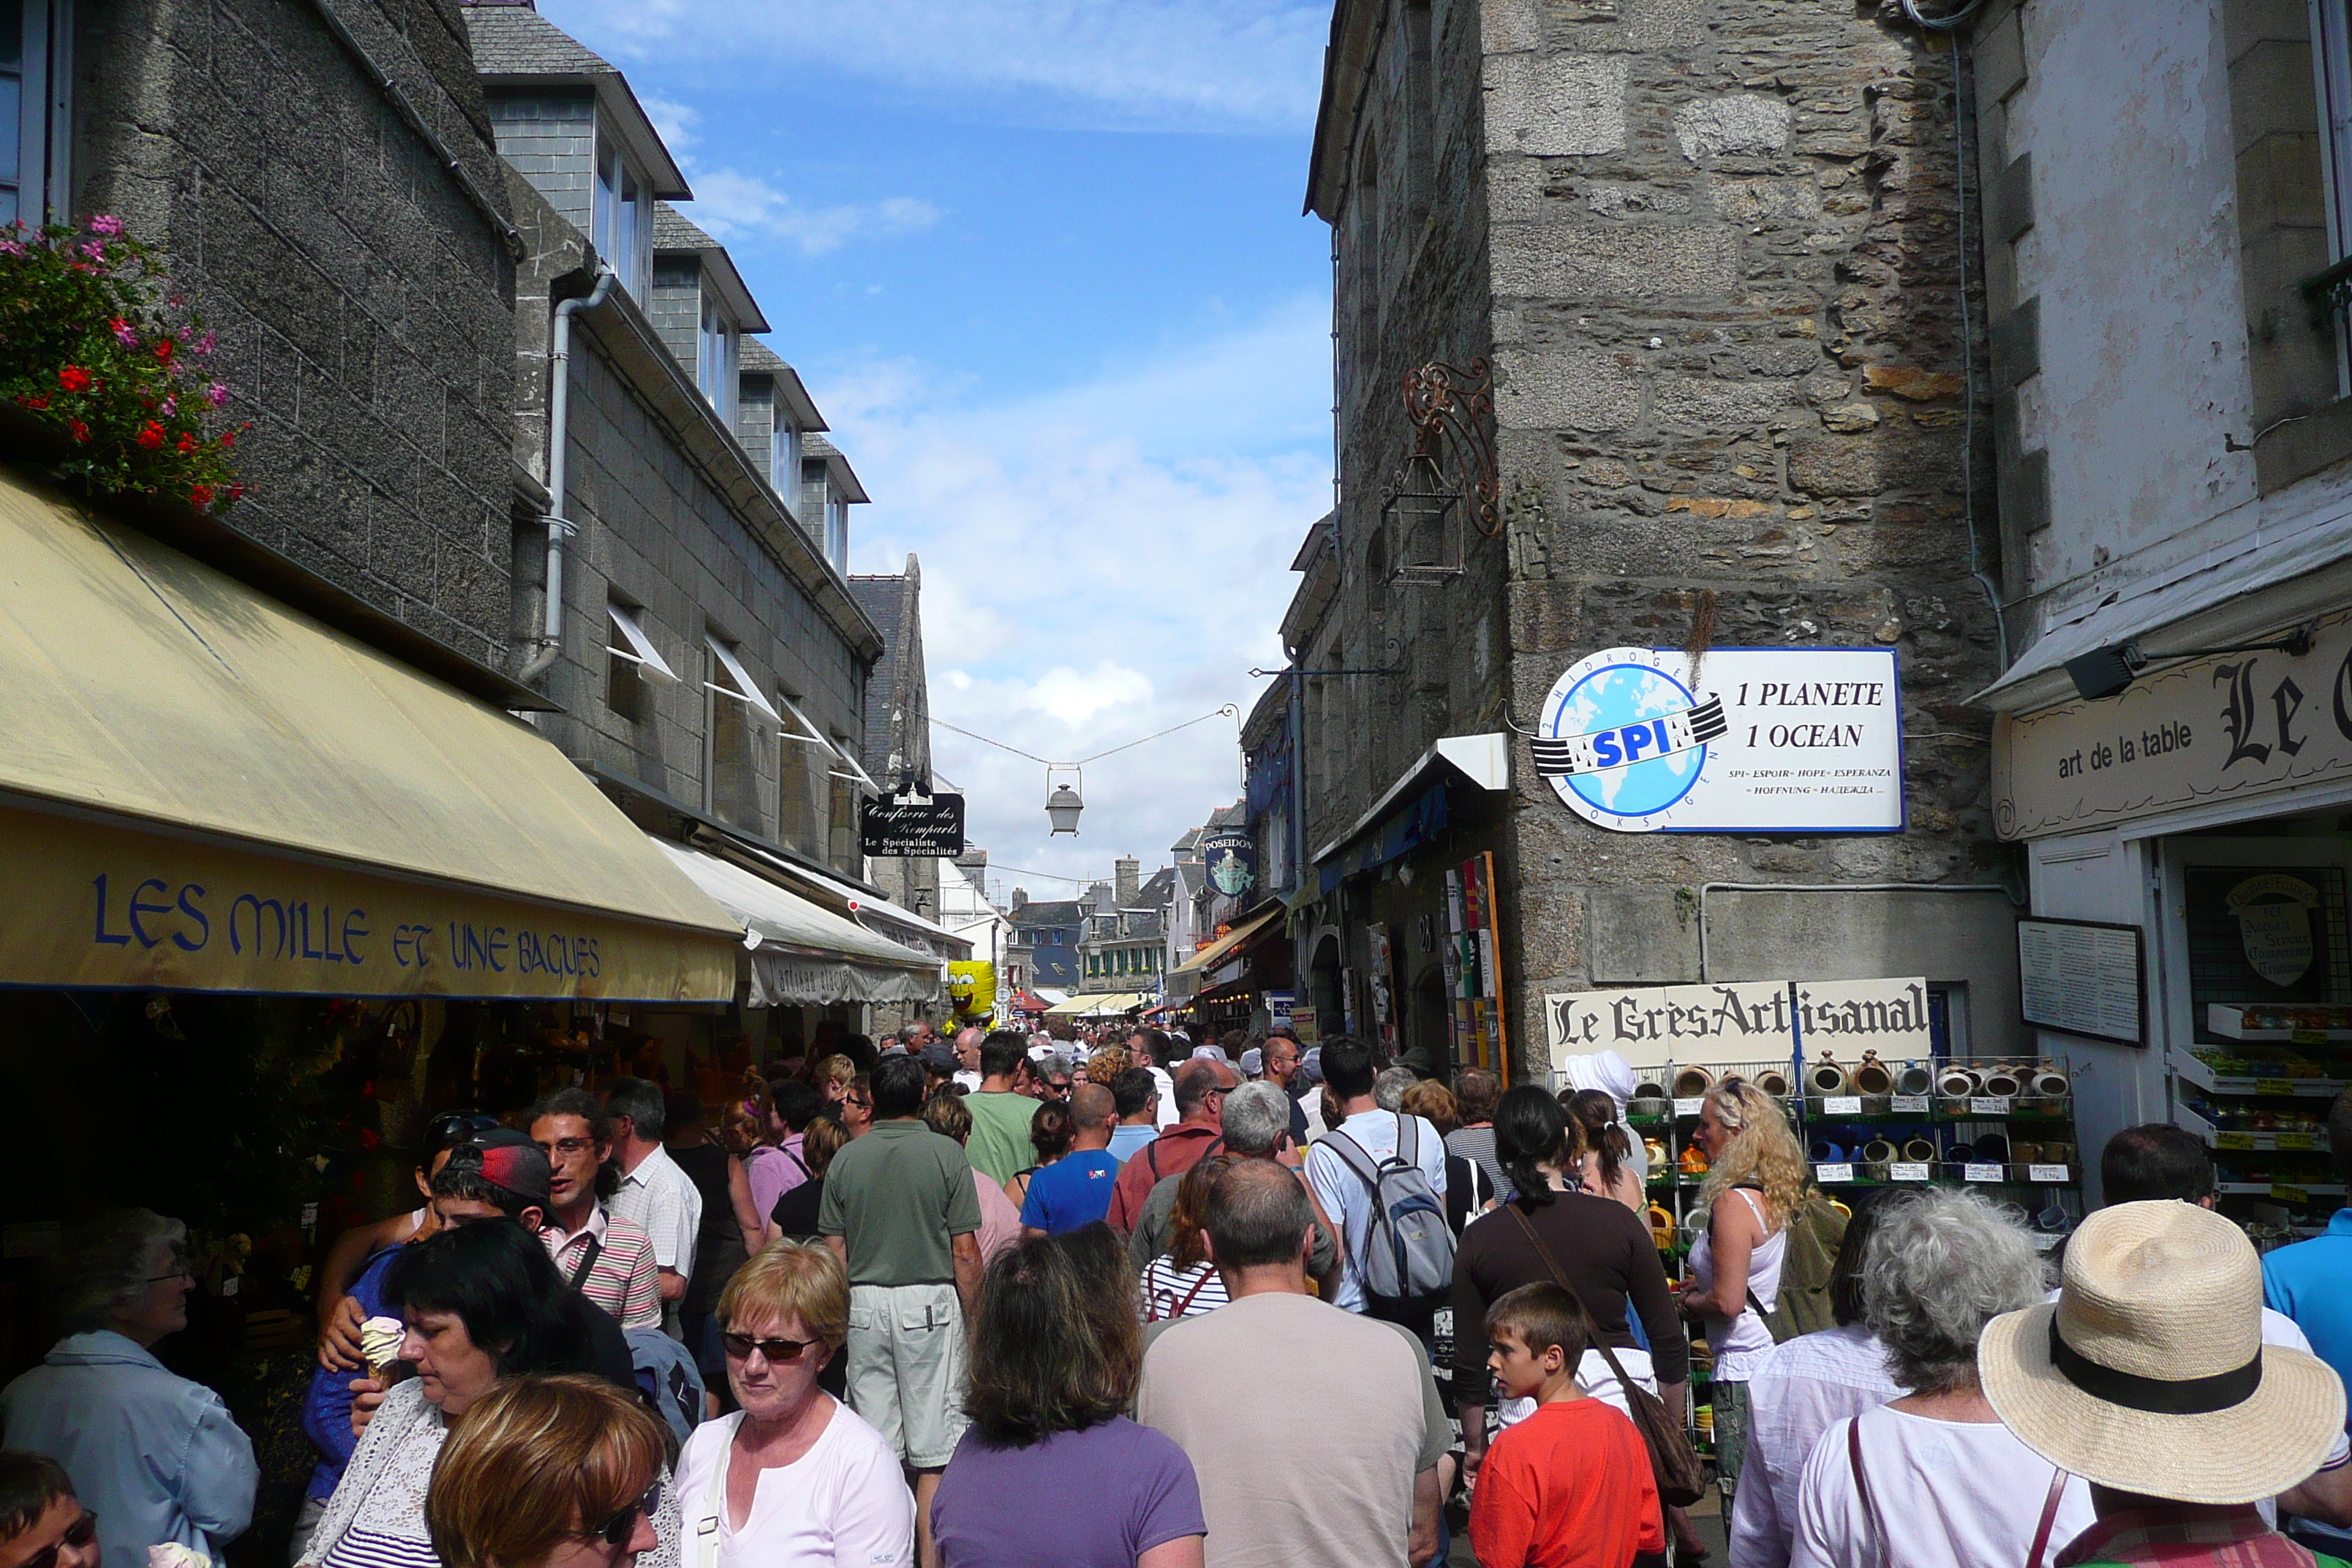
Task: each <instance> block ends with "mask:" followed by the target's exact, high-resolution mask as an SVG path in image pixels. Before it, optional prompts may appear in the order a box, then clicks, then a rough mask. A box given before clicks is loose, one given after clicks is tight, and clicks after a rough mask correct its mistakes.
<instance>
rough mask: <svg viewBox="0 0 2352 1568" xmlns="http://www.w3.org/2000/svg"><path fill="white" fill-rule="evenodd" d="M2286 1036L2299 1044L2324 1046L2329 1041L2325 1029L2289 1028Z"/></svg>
mask: <svg viewBox="0 0 2352 1568" xmlns="http://www.w3.org/2000/svg"><path fill="white" fill-rule="evenodd" d="M2286 1037H2287V1038H2288V1039H2289V1040H2290V1041H2292V1042H2293V1043H2294V1044H2295V1045H2298V1046H2324V1045H2326V1043H2327V1031H2326V1030H2325V1029H2289V1030H2288V1031H2287V1035H2286Z"/></svg>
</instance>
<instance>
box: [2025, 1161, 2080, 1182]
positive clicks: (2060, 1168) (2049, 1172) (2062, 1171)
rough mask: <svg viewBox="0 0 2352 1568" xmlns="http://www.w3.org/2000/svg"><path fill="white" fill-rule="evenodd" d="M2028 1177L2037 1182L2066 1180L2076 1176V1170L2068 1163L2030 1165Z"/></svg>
mask: <svg viewBox="0 0 2352 1568" xmlns="http://www.w3.org/2000/svg"><path fill="white" fill-rule="evenodd" d="M2025 1174H2026V1178H2027V1179H2028V1180H2029V1181H2035V1182H2064V1181H2071V1180H2072V1179H2073V1178H2074V1170H2073V1169H2072V1168H2071V1167H2069V1166H2066V1165H2028V1166H2026V1167H2025Z"/></svg>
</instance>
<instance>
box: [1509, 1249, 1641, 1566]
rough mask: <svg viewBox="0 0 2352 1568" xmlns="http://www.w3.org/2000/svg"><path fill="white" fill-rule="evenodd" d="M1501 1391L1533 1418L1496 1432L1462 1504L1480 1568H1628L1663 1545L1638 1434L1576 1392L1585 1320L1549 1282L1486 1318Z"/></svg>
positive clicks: (1587, 1333) (1513, 1295) (1526, 1289)
mask: <svg viewBox="0 0 2352 1568" xmlns="http://www.w3.org/2000/svg"><path fill="white" fill-rule="evenodd" d="M1486 1337H1487V1340H1488V1342H1490V1343H1492V1344H1493V1346H1494V1347H1495V1348H1494V1350H1493V1352H1491V1353H1489V1354H1488V1356H1487V1357H1486V1364H1487V1366H1488V1367H1490V1368H1492V1369H1493V1371H1494V1373H1495V1376H1496V1379H1497V1380H1498V1381H1499V1382H1500V1383H1501V1384H1502V1386H1503V1393H1504V1394H1505V1395H1506V1396H1507V1397H1509V1398H1512V1399H1528V1398H1532V1399H1534V1400H1535V1401H1536V1411H1535V1414H1534V1415H1530V1416H1528V1418H1527V1419H1526V1420H1524V1421H1522V1422H1520V1423H1519V1424H1518V1425H1517V1426H1513V1427H1510V1428H1508V1429H1507V1430H1506V1431H1505V1432H1504V1433H1502V1435H1501V1436H1497V1437H1496V1439H1495V1441H1494V1443H1493V1445H1492V1446H1491V1447H1488V1448H1487V1450H1486V1463H1485V1464H1484V1465H1482V1466H1481V1467H1480V1468H1479V1470H1478V1483H1477V1489H1476V1491H1475V1493H1474V1495H1473V1496H1472V1498H1471V1502H1470V1543H1471V1545H1472V1546H1473V1547H1475V1548H1476V1550H1477V1552H1478V1561H1479V1563H1481V1564H1482V1568H1627V1565H1628V1564H1630V1563H1632V1562H1633V1554H1634V1553H1635V1552H1664V1550H1665V1549H1666V1536H1665V1531H1664V1528H1663V1525H1662V1521H1661V1518H1660V1514H1659V1511H1658V1486H1657V1482H1656V1480H1655V1479H1653V1477H1652V1475H1651V1472H1650V1454H1649V1450H1648V1448H1647V1447H1645V1446H1644V1445H1643V1441H1642V1434H1641V1433H1640V1432H1639V1431H1638V1430H1636V1429H1635V1427H1634V1426H1633V1422H1632V1421H1631V1420H1630V1419H1629V1418H1628V1417H1627V1416H1626V1415H1625V1413H1624V1412H1623V1411H1622V1410H1620V1409H1618V1408H1617V1407H1616V1406H1615V1405H1607V1404H1603V1403H1602V1402H1601V1401H1600V1400H1598V1399H1593V1398H1591V1397H1589V1396H1588V1395H1587V1394H1585V1392H1584V1391H1583V1390H1582V1389H1580V1388H1579V1387H1578V1386H1577V1385H1576V1368H1577V1363H1579V1362H1580V1361H1582V1360H1583V1359H1584V1351H1585V1347H1586V1346H1587V1345H1590V1344H1591V1343H1593V1342H1594V1338H1595V1334H1594V1331H1593V1327H1592V1320H1591V1318H1589V1317H1587V1316H1585V1313H1584V1309H1583V1308H1582V1307H1581V1306H1580V1305H1578V1304H1577V1300H1576V1299H1575V1298H1574V1297H1573V1296H1570V1294H1569V1293H1568V1292H1567V1291H1565V1290H1563V1289H1560V1288H1559V1286H1557V1285H1522V1286H1520V1287H1519V1288H1518V1289H1516V1290H1513V1291H1511V1292H1509V1293H1508V1294H1507V1295H1505V1296H1504V1297H1503V1298H1502V1299H1501V1300H1497V1301H1496V1303H1495V1304H1494V1306H1493V1307H1491V1308H1489V1309H1488V1310H1487V1312H1486Z"/></svg>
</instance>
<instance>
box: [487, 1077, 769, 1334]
mask: <svg viewBox="0 0 2352 1568" xmlns="http://www.w3.org/2000/svg"><path fill="white" fill-rule="evenodd" d="M803 1087H805V1086H803ZM523 1126H524V1127H525V1128H526V1129H527V1130H528V1131H529V1132H530V1141H531V1142H534V1143H536V1144H538V1145H539V1147H540V1149H541V1152H543V1153H545V1154H546V1155H547V1162H548V1164H549V1166H550V1167H551V1171H552V1176H551V1180H550V1182H549V1189H548V1193H549V1196H548V1209H547V1226H546V1228H545V1229H543V1230H541V1232H540V1233H539V1238H540V1239H541V1241H543V1242H545V1243H547V1251H548V1255H549V1256H550V1257H551V1258H554V1259H555V1268H556V1271H557V1272H558V1273H560V1274H562V1276H563V1278H564V1279H566V1280H568V1281H570V1282H571V1284H572V1288H573V1289H576V1290H578V1291H579V1292H580V1293H581V1294H582V1295H583V1296H585V1297H587V1298H588V1299H589V1300H591V1301H593V1302H595V1303H596V1305H598V1306H600V1307H602V1308H604V1310H606V1311H608V1312H610V1313H612V1314H613V1316H614V1318H615V1319H617V1320H618V1321H619V1322H620V1325H621V1326H622V1327H623V1328H625V1329H652V1328H659V1327H660V1326H661V1316H662V1314H661V1291H660V1289H659V1287H658V1285H657V1283H656V1275H655V1268H654V1244H653V1238H652V1237H649V1236H647V1235H646V1231H645V1227H644V1226H638V1225H635V1224H632V1223H631V1222H630V1221H628V1220H625V1219H623V1218H621V1217H620V1216H618V1215H614V1213H613V1212H612V1211H611V1210H609V1209H607V1208H606V1207H605V1206H604V1203H603V1201H602V1198H601V1196H600V1195H599V1194H598V1193H597V1190H596V1189H597V1185H598V1182H599V1180H600V1178H602V1176H603V1175H604V1172H605V1171H606V1170H607V1169H608V1167H607V1165H606V1164H605V1162H606V1160H607V1159H609V1158H610V1157H611V1154H612V1152H613V1123H612V1121H611V1120H610V1119H609V1118H608V1117H606V1115H605V1114H604V1106H603V1104H601V1103H600V1102H599V1101H598V1100H597V1099H596V1097H595V1096H594V1095H593V1094H591V1093H589V1092H588V1091H587V1090H586V1089H557V1090H556V1091H555V1092H554V1093H552V1094H550V1095H547V1096H545V1097H543V1098H542V1099H541V1100H540V1101H539V1103H538V1104H536V1105H534V1106H532V1107H531V1108H530V1111H529V1112H528V1113H527V1114H526V1115H525V1117H524V1120H523Z"/></svg>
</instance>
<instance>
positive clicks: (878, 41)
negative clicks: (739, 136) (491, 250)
mask: <svg viewBox="0 0 2352 1568" xmlns="http://www.w3.org/2000/svg"><path fill="white" fill-rule="evenodd" d="M546 9H547V10H548V11H549V13H550V14H551V16H552V19H553V20H554V21H555V22H556V23H557V24H558V25H559V26H563V27H565V28H567V29H568V30H571V31H573V32H575V33H580V34H582V35H583V36H593V37H596V39H597V40H598V44H597V47H599V48H600V49H604V50H607V51H608V52H611V53H613V54H614V55H616V56H618V57H619V58H620V60H621V62H622V63H623V64H624V65H625V64H627V63H628V62H629V61H630V60H631V59H633V58H635V59H646V58H663V59H665V60H676V59H679V58H699V59H703V60H724V61H730V62H731V61H743V60H747V59H760V60H762V61H763V62H764V63H768V64H772V65H780V64H785V63H792V64H803V65H804V64H817V65H822V66H824V67H825V68H830V69H833V70H836V71H842V72H845V73H849V74H853V75H856V76H861V77H865V78H866V79H879V80H883V81H887V82H890V83H893V84H896V85H898V86H901V87H904V88H908V89H919V90H927V91H929V90H940V89H961V90H966V91H977V92H981V93H987V94H993V95H1003V96H1006V97H1008V98H1012V99H1013V100H1016V101H1019V102H1021V103H1023V104H1024V106H1025V107H1027V108H1030V109H1033V110H1034V109H1035V108H1038V107H1041V106H1040V105H1039V104H1038V103H1037V101H1036V100H1039V99H1041V98H1043V99H1046V100H1052V101H1054V102H1055V103H1059V104H1062V105H1073V106H1084V107H1085V109H1086V110H1087V111H1088V112H1089V113H1090V114H1091V115H1092V116H1093V117H1095V118H1097V119H1098V120H1102V121H1108V122H1113V123H1120V124H1135V125H1155V126H1159V125H1181V126H1192V127H1199V128H1204V129H1225V128H1241V129H1264V128H1269V127H1281V128H1286V129H1295V128H1297V127H1298V126H1300V125H1302V124H1304V123H1306V122H1307V121H1308V120H1310V119H1311V118H1312V117H1313V115H1314V112H1315V104H1316V99H1317V94H1318V89H1319V85H1320V80H1321V69H1322V53H1323V46H1324V43H1325V41H1326V39H1327V38H1328V36H1329V31H1330V23H1331V7H1330V4H1329V0H990V3H989V4H986V5H975V4H972V3H971V0H692V3H690V4H689V3H688V0H548V3H547V5H546Z"/></svg>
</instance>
